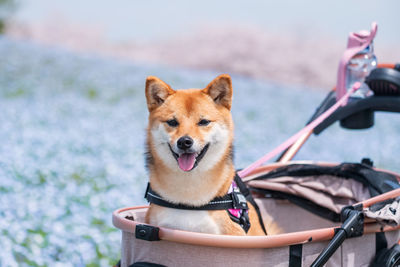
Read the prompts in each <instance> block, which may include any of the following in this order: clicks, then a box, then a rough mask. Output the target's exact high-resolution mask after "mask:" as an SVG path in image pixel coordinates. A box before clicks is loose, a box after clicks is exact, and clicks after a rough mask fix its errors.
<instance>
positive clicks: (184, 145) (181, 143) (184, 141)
mask: <svg viewBox="0 0 400 267" xmlns="http://www.w3.org/2000/svg"><path fill="white" fill-rule="evenodd" d="M177 144H178V148H179V149H182V150H186V149H189V148H191V147H192V145H193V139H192V138H191V137H190V136H187V135H185V136H182V137H181V138H179V139H178V142H177Z"/></svg>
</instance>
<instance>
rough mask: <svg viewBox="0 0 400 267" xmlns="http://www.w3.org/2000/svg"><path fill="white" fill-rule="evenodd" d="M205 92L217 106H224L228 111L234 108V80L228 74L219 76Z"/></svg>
mask: <svg viewBox="0 0 400 267" xmlns="http://www.w3.org/2000/svg"><path fill="white" fill-rule="evenodd" d="M203 92H204V93H206V94H208V95H209V96H210V97H211V98H212V99H213V100H214V102H215V103H216V104H218V105H222V106H224V107H226V108H227V109H229V110H230V109H231V106H232V80H231V76H229V75H228V74H222V75H219V76H218V77H217V78H215V79H214V80H212V82H210V83H209V84H208V85H207V87H206V88H204V89H203Z"/></svg>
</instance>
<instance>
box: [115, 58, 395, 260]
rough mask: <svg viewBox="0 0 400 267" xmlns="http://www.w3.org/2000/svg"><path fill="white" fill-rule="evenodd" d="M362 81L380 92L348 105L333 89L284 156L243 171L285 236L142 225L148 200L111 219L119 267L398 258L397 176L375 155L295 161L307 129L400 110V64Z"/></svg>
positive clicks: (365, 122)
mask: <svg viewBox="0 0 400 267" xmlns="http://www.w3.org/2000/svg"><path fill="white" fill-rule="evenodd" d="M366 83H367V84H368V85H369V87H370V88H371V90H373V91H374V93H375V95H374V96H371V97H367V98H365V99H359V100H354V101H351V102H349V103H347V105H345V106H342V104H343V103H339V101H337V97H336V94H337V90H336V92H335V90H333V91H331V92H330V93H329V94H328V96H327V97H326V98H325V100H324V101H323V102H322V104H321V105H320V106H319V108H318V109H317V110H316V112H315V114H314V115H313V117H312V118H311V120H310V123H308V126H310V127H308V128H305V131H301V132H299V134H298V135H296V136H295V138H294V141H293V142H291V143H290V145H288V146H287V148H284V149H283V150H285V151H284V152H283V153H282V154H281V156H280V157H279V159H278V162H276V163H273V164H268V165H264V166H259V165H260V164H259V163H258V164H256V165H255V166H253V167H252V168H247V169H245V170H242V171H241V174H240V176H241V177H242V180H243V181H244V182H245V183H246V185H247V188H248V190H245V191H246V192H247V193H248V194H246V192H242V193H243V194H244V195H246V196H247V197H250V196H252V197H253V198H254V200H255V202H256V203H257V205H258V210H259V213H260V214H261V217H262V218H263V220H264V222H267V223H266V230H267V231H268V222H271V221H274V222H276V223H277V224H278V225H279V227H280V228H281V229H282V230H283V232H284V233H282V234H278V235H267V236H228V235H212V234H203V233H194V232H187V231H180V230H172V229H168V228H163V227H155V226H152V225H147V224H145V223H143V222H144V215H145V212H146V210H147V206H139V207H130V208H122V209H119V210H116V211H115V212H114V213H113V224H114V225H115V226H116V227H117V228H119V229H121V230H122V249H121V261H120V263H119V265H120V266H123V267H128V266H241V267H242V266H293V267H294V266H325V264H326V266H370V265H372V266H398V265H400V245H399V244H398V242H399V238H400V231H399V229H400V211H399V208H400V185H399V181H400V174H396V173H393V172H390V171H387V170H380V169H377V168H374V167H373V166H372V161H371V160H369V159H363V160H362V161H361V162H360V163H341V164H336V163H327V162H311V161H291V159H292V158H293V157H294V155H295V154H296V153H297V152H298V150H299V149H300V148H301V147H302V145H303V144H304V143H305V141H306V140H307V139H308V137H309V136H310V135H311V134H313V133H314V134H319V133H321V132H322V131H323V130H325V129H326V128H328V127H329V126H330V125H332V124H333V123H334V122H336V121H340V124H341V126H343V127H345V128H350V129H362V128H369V127H371V126H372V125H373V123H374V112H375V111H386V112H400V97H399V96H400V65H396V66H395V65H381V66H380V67H379V68H377V69H376V70H374V71H373V72H371V74H370V75H369V77H368V78H367V80H366ZM346 95H347V97H348V96H349V95H350V92H349V93H347V94H346ZM335 105H336V107H335ZM334 107H335V108H334ZM328 111H331V112H328ZM321 114H322V115H321ZM323 115H325V117H323ZM322 117H323V119H322V120H320V121H319V123H314V122H315V121H316V120H317V119H316V118H322ZM313 123H314V124H313ZM239 173H240V172H239Z"/></svg>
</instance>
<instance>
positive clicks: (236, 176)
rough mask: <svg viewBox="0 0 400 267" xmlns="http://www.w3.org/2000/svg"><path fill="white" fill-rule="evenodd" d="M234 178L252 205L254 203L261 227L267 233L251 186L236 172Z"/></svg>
mask: <svg viewBox="0 0 400 267" xmlns="http://www.w3.org/2000/svg"><path fill="white" fill-rule="evenodd" d="M234 179H235V182H236V184H237V186H238V187H239V189H240V192H242V194H243V195H244V196H245V198H246V199H247V201H248V202H249V203H250V204H251V205H253V207H254V209H255V210H256V212H257V217H258V221H259V223H260V225H261V228H262V229H263V231H264V233H265V234H266V235H267V230H266V228H265V225H264V221H263V219H262V215H261V211H260V208H259V207H258V205H257V202H256V201H255V200H254V198H253V196H252V195H251V192H250V190H249V188H248V187H247V186H246V184H245V183H244V182H243V180H242V178H240V177H239V175H238V174H237V173H236V174H235V178H234ZM246 232H247V231H246Z"/></svg>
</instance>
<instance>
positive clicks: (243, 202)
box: [232, 188, 249, 210]
mask: <svg viewBox="0 0 400 267" xmlns="http://www.w3.org/2000/svg"><path fill="white" fill-rule="evenodd" d="M232 200H233V208H234V209H241V210H248V209H249V207H248V206H247V199H246V198H245V196H244V195H243V194H242V193H241V192H240V190H239V188H234V189H233V191H232Z"/></svg>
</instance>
